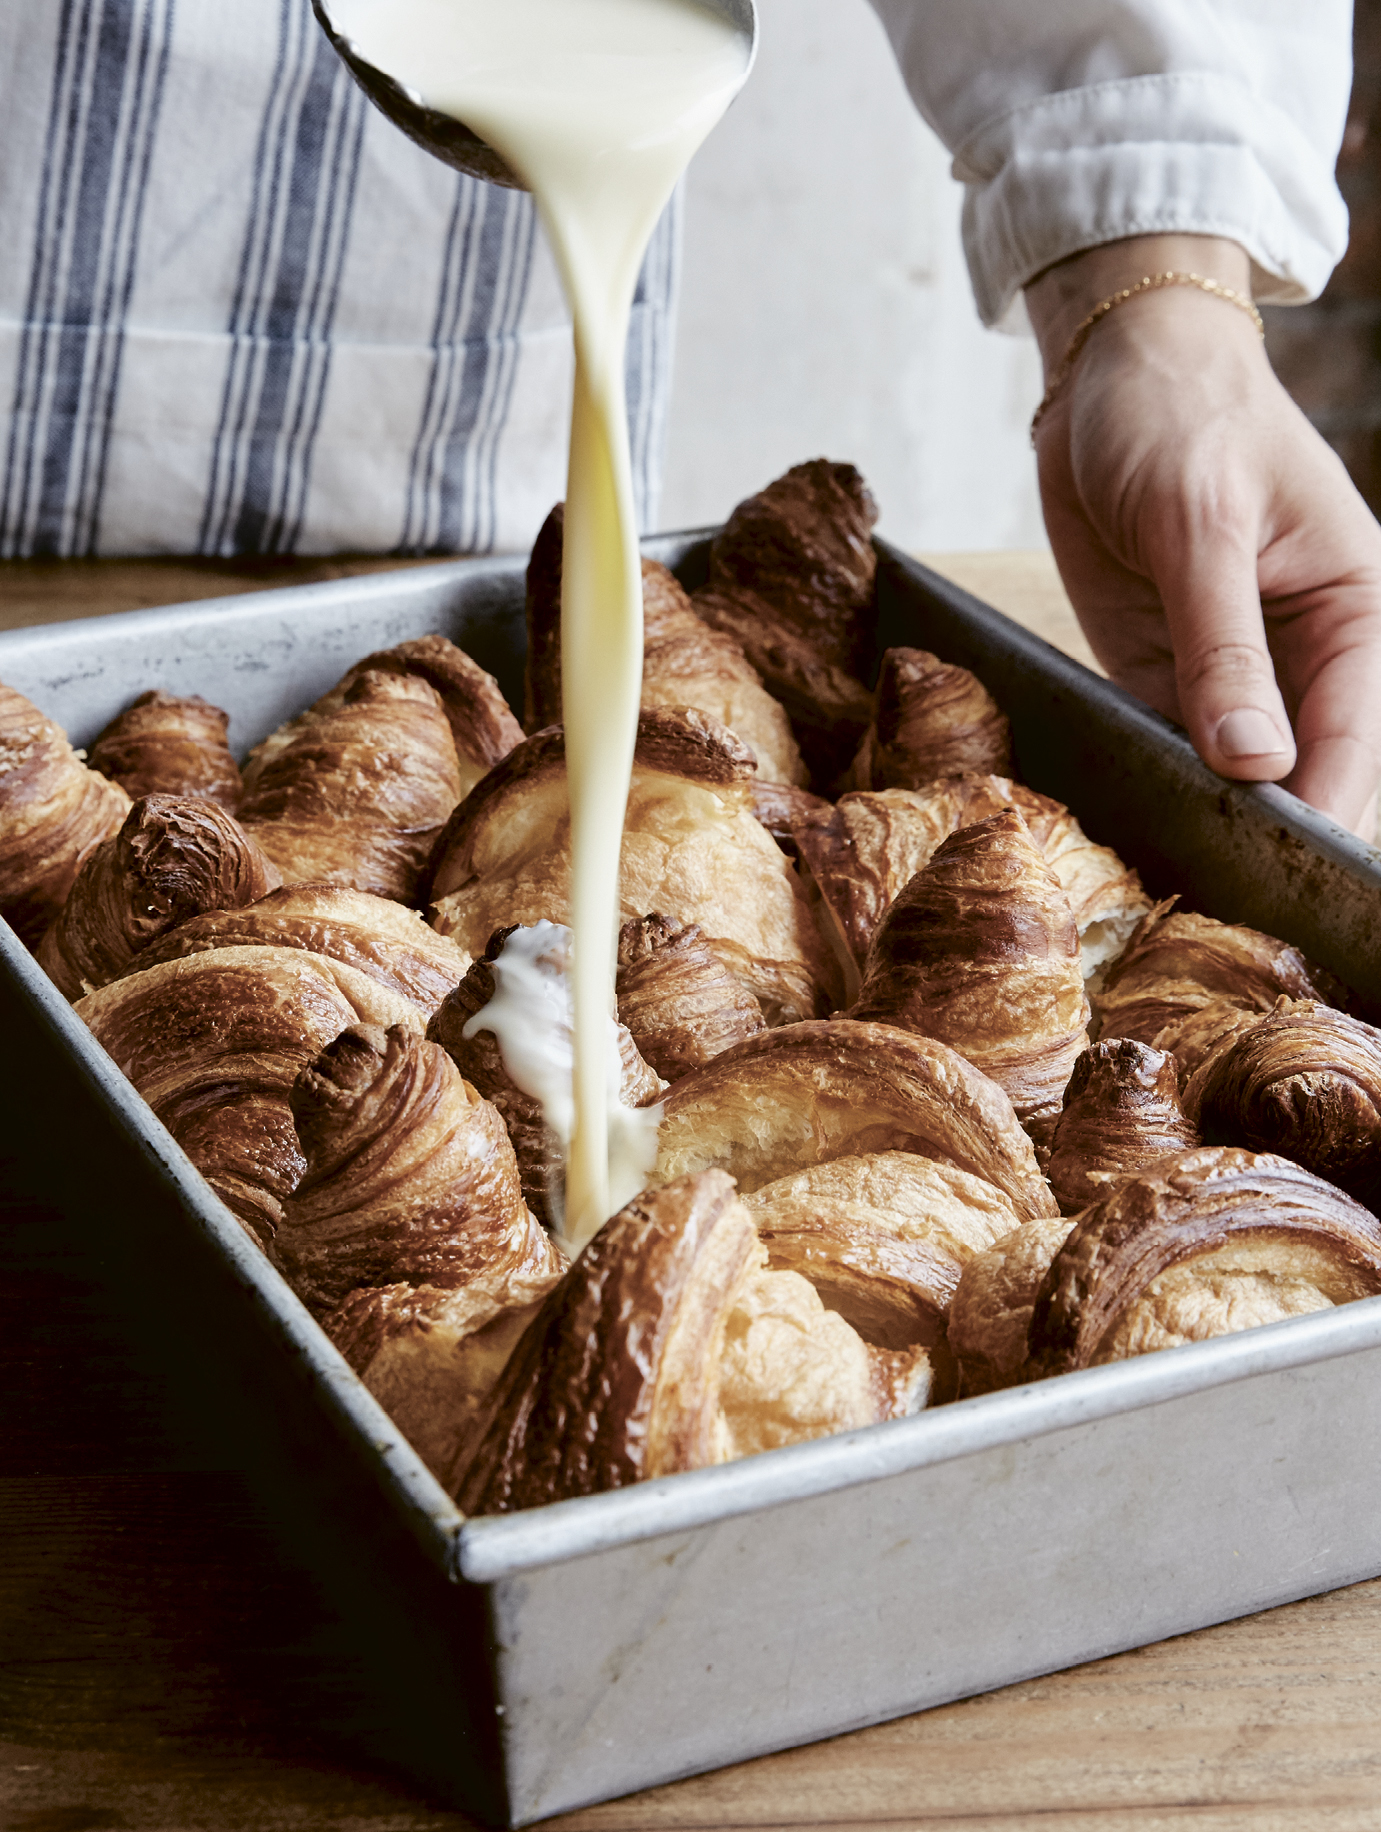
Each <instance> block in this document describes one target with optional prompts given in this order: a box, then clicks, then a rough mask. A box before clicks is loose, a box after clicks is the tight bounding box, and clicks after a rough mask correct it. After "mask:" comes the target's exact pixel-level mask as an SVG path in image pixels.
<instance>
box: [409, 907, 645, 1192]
mask: <svg viewBox="0 0 1381 1832" xmlns="http://www.w3.org/2000/svg"><path fill="white" fill-rule="evenodd" d="M517 928H518V925H517V924H514V925H511V926H510V927H508V928H506V929H496V930H495V931H494V933H493V934H492V935H491V936H490V937H489V942H488V945H487V946H486V948H485V950H484V953H483V954H482V955H481V957H480V958H479V960H477V961H476V962H475V963H474V964H473V966H472V967H471V968H470V969H469V971H468V972H467V973H466V974H465V977H464V978H463V979H462V980H461V982H460V984H459V985H458V986H457V987H456V988H455V989H454V991H452V992H451V993H450V994H448V996H447V997H446V999H445V1000H444V1001H443V1002H442V1004H441V1006H440V1007H439V1009H438V1010H437V1012H436V1014H435V1015H434V1017H433V1018H432V1021H431V1023H430V1024H429V1025H428V1026H427V1036H428V1038H429V1039H430V1040H431V1041H432V1042H433V1043H439V1044H440V1045H441V1046H442V1048H443V1049H444V1050H445V1051H446V1053H447V1055H448V1056H449V1057H450V1058H451V1061H452V1062H453V1063H454V1064H455V1065H456V1067H457V1069H459V1071H460V1073H461V1074H462V1075H463V1076H464V1077H465V1079H466V1081H467V1082H470V1083H471V1084H472V1085H473V1086H474V1087H475V1088H476V1089H478V1091H479V1092H480V1094H482V1095H483V1096H484V1098H485V1099H486V1100H488V1101H492V1102H493V1103H494V1105H495V1106H496V1107H497V1108H498V1110H499V1112H500V1113H501V1114H502V1115H503V1121H504V1124H505V1126H506V1127H507V1128H508V1136H509V1138H510V1139H511V1140H512V1141H513V1149H514V1151H515V1152H516V1153H517V1158H518V1169H519V1173H520V1175H521V1179H522V1188H523V1196H524V1199H525V1200H526V1201H527V1203H528V1204H529V1206H530V1207H531V1209H532V1211H533V1213H534V1214H535V1215H536V1216H537V1217H538V1218H539V1219H540V1220H541V1221H542V1222H544V1223H545V1224H546V1225H547V1226H549V1227H555V1226H556V1224H557V1222H558V1219H559V1214H560V1208H559V1204H558V1202H557V1201H556V1199H555V1194H554V1193H555V1192H559V1191H560V1189H561V1187H562V1176H563V1173H564V1157H563V1152H562V1147H561V1143H560V1141H559V1140H558V1139H557V1137H556V1135H555V1133H554V1132H553V1131H552V1130H551V1128H550V1127H549V1126H548V1125H547V1122H546V1118H545V1116H544V1114H543V1112H542V1106H541V1103H540V1101H538V1100H537V1099H536V1098H535V1097H534V1096H533V1095H531V1094H526V1093H524V1092H523V1090H522V1089H521V1088H519V1087H517V1086H516V1085H515V1083H514V1082H513V1080H512V1078H511V1076H510V1075H509V1073H508V1070H507V1068H506V1067H505V1066H504V1060H503V1055H502V1053H501V1051H500V1049H499V1042H498V1039H497V1037H496V1036H495V1035H494V1033H493V1031H491V1030H483V1029H480V1030H476V1032H475V1034H474V1035H473V1036H472V1037H467V1036H466V1035H465V1029H466V1026H467V1025H468V1024H469V1022H470V1020H471V1019H472V1018H473V1017H474V1016H475V1014H476V1013H477V1012H479V1011H482V1010H483V1008H484V1007H485V1006H486V1005H488V1003H489V1001H490V1000H491V999H492V998H493V997H494V992H495V985H496V982H495V977H494V968H493V963H494V961H496V960H497V959H498V957H499V955H500V954H501V953H502V952H503V948H504V944H505V943H506V942H507V941H508V939H509V937H510V936H511V935H513V934H515V933H516V932H517ZM569 937H570V931H569V930H568V929H564V928H563V929H558V930H557V932H556V936H554V937H553V940H557V939H558V938H559V940H560V943H561V946H562V950H563V952H562V958H561V959H560V960H559V961H558V960H556V959H555V958H553V961H552V968H553V971H554V972H555V973H557V974H560V975H564V974H565V972H566V961H565V954H564V949H565V947H566V945H568V943H569ZM618 1043H619V1059H620V1063H621V1065H622V1077H621V1080H620V1084H619V1099H620V1101H621V1102H622V1103H623V1105H624V1106H625V1107H645V1106H647V1105H648V1104H649V1103H650V1102H651V1101H655V1100H656V1099H657V1097H658V1095H659V1094H660V1093H661V1092H662V1088H663V1086H664V1084H663V1082H662V1080H661V1079H660V1077H659V1076H658V1075H657V1073H656V1071H655V1070H654V1069H653V1068H651V1067H650V1066H649V1065H648V1063H647V1062H645V1061H644V1059H643V1057H642V1055H641V1054H640V1053H639V1050H638V1046H637V1044H636V1043H635V1042H634V1040H633V1037H632V1036H631V1034H630V1033H629V1031H628V1028H627V1026H625V1025H623V1024H620V1025H619V1026H618Z"/></svg>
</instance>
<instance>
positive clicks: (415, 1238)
mask: <svg viewBox="0 0 1381 1832" xmlns="http://www.w3.org/2000/svg"><path fill="white" fill-rule="evenodd" d="M290 1105H291V1107H292V1115H293V1120H294V1122H295V1123H296V1127H297V1137H298V1141H299V1143H300V1144H301V1147H302V1155H303V1158H304V1161H305V1166H306V1168H305V1170H304V1172H303V1175H302V1177H301V1179H300V1180H299V1182H298V1184H297V1187H296V1189H295V1190H294V1192H293V1194H292V1195H291V1196H290V1197H289V1198H288V1199H287V1201H286V1202H285V1203H284V1205H283V1220H282V1223H281V1225H280V1227H279V1230H278V1237H277V1243H276V1244H277V1249H278V1255H279V1258H280V1260H281V1262H282V1264H283V1268H284V1270H285V1272H286V1273H287V1276H288V1278H289V1279H290V1281H291V1282H292V1285H293V1287H294V1289H295V1290H296V1291H297V1292H298V1293H299V1295H300V1296H301V1297H302V1298H303V1299H304V1301H305V1302H306V1303H308V1304H310V1305H312V1306H313V1308H315V1309H317V1310H319V1311H323V1310H326V1309H328V1308H330V1307H331V1306H333V1305H336V1304H339V1303H340V1301H341V1299H342V1298H344V1297H345V1296H346V1295H347V1294H348V1293H349V1292H351V1291H357V1290H359V1289H361V1288H362V1287H365V1286H381V1285H392V1284H398V1283H405V1284H409V1285H418V1286H421V1285H435V1286H438V1287H440V1288H441V1289H442V1290H445V1291H453V1290H455V1289H456V1288H457V1287H459V1286H461V1285H464V1284H467V1283H468V1282H469V1280H471V1279H472V1278H475V1277H477V1276H478V1275H479V1274H480V1273H482V1272H486V1271H487V1272H494V1271H497V1270H499V1269H501V1268H503V1267H510V1268H512V1269H513V1270H514V1271H515V1272H521V1273H523V1274H524V1275H525V1276H526V1275H535V1276H538V1277H542V1276H545V1275H546V1274H548V1273H550V1272H553V1271H556V1270H559V1269H560V1266H561V1263H562V1262H561V1260H560V1258H559V1256H558V1254H557V1250H556V1248H555V1247H554V1246H553V1245H552V1243H551V1241H550V1240H549V1239H548V1237H547V1235H546V1234H545V1233H544V1231H543V1230H542V1228H541V1227H539V1225H538V1224H537V1222H536V1220H535V1219H534V1218H533V1216H532V1215H531V1213H530V1212H529V1210H528V1207H527V1204H526V1203H525V1202H524V1201H523V1195H522V1188H521V1185H520V1183H519V1179H518V1161H517V1159H516V1158H515V1157H514V1155H513V1147H512V1145H511V1144H510V1143H509V1140H508V1134H507V1132H506V1131H505V1130H504V1123H503V1119H502V1116H501V1115H500V1113H499V1111H498V1109H497V1108H496V1107H494V1106H493V1105H492V1104H491V1103H490V1102H489V1101H487V1100H485V1099H484V1098H483V1097H482V1096H481V1095H479V1094H477V1093H476V1092H475V1090H474V1089H473V1088H472V1087H471V1086H470V1084H469V1083H468V1082H467V1081H465V1080H464V1078H463V1077H462V1076H461V1074H460V1072H459V1070H458V1069H457V1068H456V1066H455V1064H454V1063H453V1062H452V1061H451V1059H450V1057H449V1056H448V1055H447V1054H446V1052H445V1050H443V1049H441V1048H439V1047H438V1046H437V1045H436V1044H434V1043H428V1042H427V1041H426V1040H425V1039H424V1038H421V1037H419V1036H417V1035H416V1033H415V1032H413V1031H409V1030H408V1029H406V1028H403V1027H399V1026H394V1027H393V1028H391V1029H389V1030H387V1031H385V1030H383V1029H381V1028H380V1027H378V1026H376V1025H370V1024H356V1025H353V1026H351V1027H350V1028H349V1029H348V1030H345V1031H342V1032H341V1034H340V1035H339V1036H337V1037H336V1038H335V1039H334V1040H333V1041H332V1042H331V1043H330V1044H328V1045H327V1046H326V1048H325V1049H323V1050H322V1051H321V1052H320V1053H319V1054H318V1055H316V1056H315V1058H314V1059H313V1060H312V1061H311V1062H310V1063H309V1064H308V1065H307V1066H306V1067H305V1068H304V1069H303V1070H302V1072H301V1073H300V1074H299V1075H298V1077H297V1080H296V1083H295V1084H294V1086H293V1090H292V1095H291V1101H290Z"/></svg>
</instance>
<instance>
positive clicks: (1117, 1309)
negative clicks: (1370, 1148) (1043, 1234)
mask: <svg viewBox="0 0 1381 1832" xmlns="http://www.w3.org/2000/svg"><path fill="white" fill-rule="evenodd" d="M1234 1286H1235V1287H1236V1289H1235V1290H1234V1289H1233V1287H1234ZM1377 1292H1381V1222H1378V1220H1377V1218H1376V1217H1375V1216H1374V1215H1372V1214H1371V1213H1369V1211H1368V1210H1366V1209H1364V1208H1363V1207H1362V1206H1361V1204H1360V1203H1356V1202H1353V1201H1352V1199H1351V1198H1350V1197H1348V1196H1345V1195H1344V1194H1343V1193H1342V1191H1341V1190H1337V1189H1335V1188H1334V1187H1333V1185H1332V1184H1329V1183H1325V1182H1324V1181H1323V1180H1322V1179H1321V1178H1319V1177H1315V1176H1312V1175H1311V1174H1310V1172H1308V1171H1306V1170H1302V1169H1301V1168H1300V1167H1299V1165H1297V1164H1291V1163H1290V1162H1289V1161H1288V1160H1287V1159H1285V1158H1280V1157H1275V1156H1273V1155H1271V1154H1268V1153H1264V1152H1263V1153H1255V1154H1254V1153H1252V1152H1248V1151H1241V1150H1238V1149H1236V1148H1234V1147H1231V1146H1201V1147H1199V1148H1198V1149H1197V1150H1194V1151H1188V1152H1181V1153H1179V1154H1177V1155H1176V1156H1174V1157H1170V1158H1162V1159H1161V1160H1160V1161H1159V1162H1158V1163H1156V1164H1154V1165H1152V1166H1150V1167H1149V1168H1148V1169H1146V1170H1144V1171H1142V1172H1141V1173H1140V1174H1139V1175H1137V1176H1135V1177H1131V1178H1128V1179H1127V1180H1126V1181H1124V1182H1122V1183H1119V1184H1117V1185H1116V1186H1115V1187H1114V1188H1113V1189H1112V1190H1111V1191H1110V1192H1109V1193H1108V1194H1107V1195H1106V1196H1104V1197H1103V1198H1102V1200H1101V1201H1100V1202H1097V1203H1095V1204H1094V1206H1093V1207H1092V1208H1090V1209H1086V1210H1085V1211H1084V1213H1083V1214H1082V1215H1081V1216H1080V1217H1079V1219H1078V1221H1077V1222H1076V1223H1075V1225H1074V1227H1073V1229H1072V1230H1071V1232H1070V1235H1069V1238H1068V1240H1067V1241H1066V1242H1065V1244H1064V1246H1063V1247H1062V1248H1061V1249H1060V1251H1059V1253H1058V1254H1057V1255H1056V1257H1055V1259H1054V1261H1053V1262H1052V1264H1051V1267H1050V1270H1049V1272H1048V1273H1047V1274H1046V1277H1045V1279H1044V1281H1043V1283H1042V1285H1041V1289H1040V1292H1039V1294H1038V1296H1037V1299H1036V1304H1035V1308H1034V1310H1033V1312H1032V1317H1031V1329H1030V1337H1029V1348H1030V1362H1031V1368H1032V1370H1033V1371H1034V1372H1036V1373H1039V1374H1041V1375H1051V1374H1063V1373H1068V1372H1070V1371H1072V1370H1073V1369H1076V1368H1087V1367H1094V1366H1097V1365H1099V1364H1100V1363H1103V1362H1108V1361H1119V1360H1122V1359H1124V1358H1125V1357H1126V1356H1128V1355H1138V1354H1144V1353H1146V1352H1147V1350H1149V1349H1156V1348H1169V1347H1174V1346H1175V1345H1176V1344H1177V1343H1180V1342H1187V1341H1199V1340H1202V1339H1203V1338H1205V1337H1208V1336H1216V1335H1223V1334H1226V1333H1229V1332H1231V1331H1234V1330H1238V1329H1248V1328H1253V1327H1255V1326H1256V1325H1258V1324H1261V1323H1269V1322H1274V1321H1275V1320H1276V1319H1277V1318H1279V1317H1281V1316H1292V1315H1298V1314H1300V1313H1301V1312H1302V1311H1308V1310H1317V1309H1321V1308H1325V1307H1327V1306H1328V1305H1330V1304H1341V1303H1346V1302H1348V1301H1349V1300H1351V1299H1353V1298H1360V1297H1369V1296H1373V1295H1375V1294H1376V1293H1377Z"/></svg>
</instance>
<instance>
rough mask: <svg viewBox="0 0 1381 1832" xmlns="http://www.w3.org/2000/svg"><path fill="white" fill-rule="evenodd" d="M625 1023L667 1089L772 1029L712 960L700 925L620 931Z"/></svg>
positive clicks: (619, 991)
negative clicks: (736, 1045)
mask: <svg viewBox="0 0 1381 1832" xmlns="http://www.w3.org/2000/svg"><path fill="white" fill-rule="evenodd" d="M615 995H616V998H617V1001H618V1009H619V1018H620V1020H621V1022H622V1023H624V1024H625V1025H627V1027H628V1029H629V1031H630V1032H631V1034H632V1037H633V1041H634V1042H635V1043H636V1044H637V1046H638V1049H639V1051H640V1052H641V1053H642V1055H643V1057H644V1059H645V1060H646V1061H647V1062H648V1063H649V1064H650V1065H651V1066H652V1068H653V1069H655V1070H656V1072H657V1074H658V1075H660V1076H661V1077H662V1078H663V1080H665V1081H678V1080H679V1079H680V1078H681V1076H683V1075H688V1074H689V1073H690V1071H691V1070H692V1069H699V1068H703V1067H704V1065H705V1064H706V1063H707V1062H711V1061H713V1059H714V1058H715V1057H716V1056H719V1055H722V1054H723V1052H724V1051H725V1050H727V1049H732V1048H733V1046H734V1045H735V1044H736V1043H742V1042H743V1041H744V1039H745V1038H747V1037H756V1036H757V1034H758V1032H759V1031H761V1030H765V1029H766V1028H767V1026H766V1021H765V1020H764V1018H763V1015H762V1007H761V1005H759V1003H758V1001H757V999H756V997H755V996H754V994H753V993H752V991H751V990H750V989H749V988H748V987H747V986H745V985H744V984H743V982H742V981H741V980H739V979H737V978H736V977H735V976H734V975H733V974H732V973H730V972H729V970H728V968H727V967H726V966H725V965H724V963H723V961H721V960H720V958H719V957H718V955H717V954H715V953H713V952H712V951H711V949H710V947H709V945H708V944H707V942H706V941H705V939H704V937H703V936H702V935H701V933H700V930H699V929H698V928H697V927H696V925H695V924H694V923H691V924H690V925H689V926H685V925H683V924H682V923H679V922H677V920H676V918H675V917H674V916H658V915H656V914H654V915H651V916H635V917H633V918H632V919H631V920H630V921H628V922H626V923H624V925H623V927H622V929H621V930H620V931H619V952H618V977H617V980H616V982H615Z"/></svg>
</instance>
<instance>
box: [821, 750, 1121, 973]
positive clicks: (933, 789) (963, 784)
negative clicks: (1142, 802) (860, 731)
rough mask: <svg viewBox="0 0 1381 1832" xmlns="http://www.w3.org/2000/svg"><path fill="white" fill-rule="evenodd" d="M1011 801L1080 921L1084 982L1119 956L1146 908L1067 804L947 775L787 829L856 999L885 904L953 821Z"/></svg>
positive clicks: (986, 813)
mask: <svg viewBox="0 0 1381 1832" xmlns="http://www.w3.org/2000/svg"><path fill="white" fill-rule="evenodd" d="M1004 808H1016V809H1017V810H1018V811H1019V812H1020V814H1021V815H1022V816H1023V818H1024V819H1025V821H1026V824H1027V826H1028V827H1029V828H1030V830H1031V837H1032V839H1033V840H1034V841H1035V842H1036V845H1037V846H1038V847H1039V848H1040V851H1041V855H1042V857H1043V858H1044V859H1045V862H1046V864H1047V865H1049V866H1050V868H1051V870H1052V871H1053V872H1054V873H1055V876H1056V877H1057V878H1058V879H1059V880H1060V885H1061V888H1062V889H1063V891H1064V893H1065V895H1066V896H1067V897H1068V898H1069V902H1070V907H1071V909H1072V910H1073V912H1074V920H1075V922H1076V924H1077V925H1078V928H1079V939H1080V954H1081V961H1082V967H1083V973H1084V977H1085V978H1086V979H1087V978H1089V976H1090V975H1092V974H1093V973H1094V972H1095V971H1096V970H1097V969H1098V968H1099V967H1100V966H1102V965H1103V963H1104V962H1105V961H1106V960H1108V959H1110V958H1111V957H1112V956H1113V955H1115V954H1116V953H1118V952H1119V951H1120V950H1121V948H1122V946H1123V945H1124V943H1125V942H1126V940H1127V937H1128V936H1129V935H1130V934H1131V932H1132V930H1133V929H1134V928H1135V927H1136V925H1137V922H1138V921H1139V920H1140V918H1141V917H1142V916H1143V915H1144V914H1145V912H1146V910H1147V909H1148V908H1149V907H1150V906H1149V904H1148V902H1147V899H1146V895H1145V893H1144V892H1143V890H1142V889H1141V884H1140V881H1139V880H1138V878H1137V875H1136V873H1135V872H1133V871H1128V869H1127V867H1126V866H1125V865H1124V864H1123V863H1122V861H1121V859H1119V858H1118V856H1117V854H1116V853H1115V852H1112V851H1110V850H1109V849H1108V848H1107V847H1106V846H1095V845H1094V844H1093V842H1092V841H1091V840H1090V839H1089V838H1088V837H1087V835H1086V834H1085V833H1084V832H1083V830H1082V828H1081V827H1080V826H1079V823H1078V822H1077V821H1076V820H1075V819H1074V816H1073V815H1072V814H1071V813H1070V812H1069V810H1068V809H1067V808H1065V807H1063V806H1061V804H1060V803H1059V802H1056V801H1051V800H1050V799H1049V797H1048V796H1044V795H1037V793H1036V792H1035V790H1034V789H1028V788H1025V787H1024V786H1023V785H1022V784H1021V783H1015V782H1011V781H1009V780H1008V779H1007V778H1006V777H1004V776H974V775H969V776H952V777H948V778H945V779H944V780H942V781H938V782H932V783H928V784H927V785H926V787H925V788H924V789H923V790H913V789H881V790H877V791H874V792H866V793H865V792H859V793H853V794H849V795H844V796H841V797H840V800H839V803H838V806H837V807H835V808H830V807H829V806H828V804H826V805H825V806H824V807H823V808H817V809H815V810H811V811H808V812H807V813H806V814H805V815H804V816H803V817H801V818H799V819H798V820H797V821H796V823H795V826H794V836H795V841H796V848H797V852H798V854H799V856H800V858H801V861H802V867H803V870H804V871H805V873H806V876H807V880H808V883H809V885H810V888H811V890H812V892H813V894H814V895H815V897H816V900H817V901H816V904H815V908H816V920H817V921H818V922H819V924H820V926H821V929H822V931H823V933H824V934H825V935H826V937H827V938H828V939H829V940H830V942H831V944H832V946H833V948H834V950H835V953H836V955H837V956H838V958H839V959H840V961H841V963H842V964H843V966H844V971H845V979H846V982H847V985H848V988H849V996H850V997H851V998H856V997H857V996H858V985H859V977H860V976H861V974H862V970H863V963H864V961H865V960H866V959H867V956H868V949H869V948H870V947H871V946H872V942H873V937H874V935H875V934H876V933H877V929H878V925H879V923H880V922H881V921H882V918H883V916H884V915H885V914H886V912H887V910H888V908H889V907H890V906H891V904H892V903H893V902H894V900H895V899H896V898H897V896H898V895H899V894H900V893H901V891H902V890H903V889H904V888H905V886H906V885H907V884H909V883H910V881H911V879H912V878H914V877H915V875H916V873H917V872H918V871H921V870H922V869H923V868H924V867H925V866H926V865H928V864H929V862H930V859H931V857H932V855H933V854H934V852H935V849H936V847H937V846H938V845H939V844H940V842H941V841H942V840H944V839H947V838H948V837H949V835H950V834H951V833H955V832H957V831H958V830H959V829H960V828H961V827H970V826H972V825H973V824H974V823H975V822H977V821H982V820H987V819H988V818H989V817H990V816H991V815H994V814H1000V813H1001V811H1002V810H1003V809H1004Z"/></svg>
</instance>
